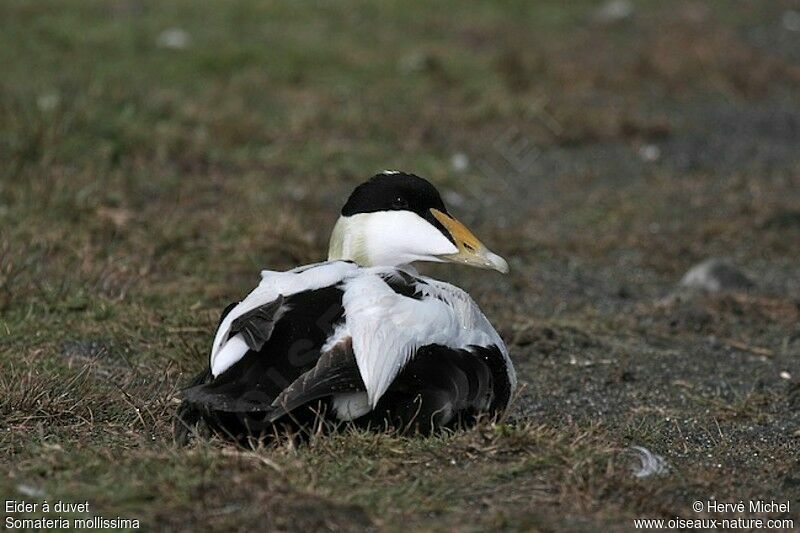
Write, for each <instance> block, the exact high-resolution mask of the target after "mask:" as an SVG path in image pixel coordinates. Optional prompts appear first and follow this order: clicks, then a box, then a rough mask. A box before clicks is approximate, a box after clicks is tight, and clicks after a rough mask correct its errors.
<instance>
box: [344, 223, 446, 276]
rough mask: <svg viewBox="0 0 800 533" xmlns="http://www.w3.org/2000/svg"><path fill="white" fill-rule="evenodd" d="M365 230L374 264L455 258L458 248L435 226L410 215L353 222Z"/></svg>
mask: <svg viewBox="0 0 800 533" xmlns="http://www.w3.org/2000/svg"><path fill="white" fill-rule="evenodd" d="M356 217H361V219H360V220H359V221H358V222H359V224H360V225H361V227H362V228H363V236H364V237H365V244H366V245H367V250H368V254H369V256H370V258H371V259H372V263H373V264H376V265H394V264H400V263H410V262H412V261H419V260H424V259H427V260H432V259H435V258H434V257H433V256H437V255H443V254H454V253H456V252H458V249H457V248H456V246H455V245H454V244H453V243H452V242H450V240H449V239H448V238H447V237H445V236H444V234H443V233H442V232H441V231H439V229H438V228H436V227H435V226H434V225H432V224H431V223H430V222H428V221H427V220H425V219H424V218H422V217H420V216H419V215H417V214H416V213H412V212H410V211H378V212H375V213H361V214H358V215H354V216H353V217H352V218H356Z"/></svg>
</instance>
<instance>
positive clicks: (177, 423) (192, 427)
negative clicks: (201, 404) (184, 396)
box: [172, 368, 211, 446]
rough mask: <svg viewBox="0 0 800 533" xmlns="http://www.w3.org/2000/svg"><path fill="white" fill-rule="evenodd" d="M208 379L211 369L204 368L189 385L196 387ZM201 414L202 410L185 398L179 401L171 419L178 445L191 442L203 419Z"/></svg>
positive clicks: (209, 378) (209, 379) (202, 413)
mask: <svg viewBox="0 0 800 533" xmlns="http://www.w3.org/2000/svg"><path fill="white" fill-rule="evenodd" d="M209 381H211V369H210V368H206V369H205V370H203V371H202V372H201V373H199V374H198V375H197V376H195V377H194V379H192V381H191V383H189V386H190V387H196V386H198V385H203V384H204V383H208V382H209ZM203 415H204V412H203V410H202V409H200V408H198V407H197V406H196V405H195V404H192V403H189V402H187V401H186V400H183V401H182V402H181V405H180V406H179V407H178V412H177V413H175V418H174V419H173V421H172V430H173V435H174V440H175V443H176V444H177V445H178V446H186V445H187V444H189V442H191V440H192V438H194V437H195V435H196V434H197V433H198V427H199V426H198V423H199V422H200V421H201V420H202V419H203Z"/></svg>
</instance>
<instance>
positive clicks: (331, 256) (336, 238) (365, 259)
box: [328, 217, 372, 266]
mask: <svg viewBox="0 0 800 533" xmlns="http://www.w3.org/2000/svg"><path fill="white" fill-rule="evenodd" d="M353 230H354V228H353V224H352V223H351V221H350V220H347V219H345V218H344V217H339V220H337V221H336V225H335V226H334V227H333V232H332V233H331V240H330V243H329V244H328V261H353V262H354V263H355V264H357V265H360V266H372V265H371V264H370V260H369V255H368V254H367V253H366V250H365V249H364V239H363V238H362V237H361V236H359V235H354V234H353Z"/></svg>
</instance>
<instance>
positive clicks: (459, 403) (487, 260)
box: [175, 171, 516, 442]
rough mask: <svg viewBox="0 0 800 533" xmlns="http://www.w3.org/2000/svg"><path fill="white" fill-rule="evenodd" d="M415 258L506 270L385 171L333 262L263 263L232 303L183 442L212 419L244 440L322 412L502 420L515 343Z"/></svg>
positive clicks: (429, 192) (387, 423)
mask: <svg viewBox="0 0 800 533" xmlns="http://www.w3.org/2000/svg"><path fill="white" fill-rule="evenodd" d="M417 261H433V262H453V263H460V264H464V265H469V266H474V267H478V268H487V269H494V270H497V271H499V272H502V273H506V272H508V264H507V263H506V261H505V260H504V259H503V258H502V257H500V256H498V255H496V254H494V253H492V252H491V251H490V250H489V249H488V248H486V247H485V246H484V245H483V244H482V243H481V242H480V241H479V240H478V239H477V238H476V237H475V236H474V235H473V234H472V233H471V232H470V231H469V230H468V229H467V228H466V227H465V226H464V225H463V224H461V223H460V222H458V220H456V219H455V218H453V216H451V215H450V214H449V212H448V210H447V208H446V207H445V205H444V202H443V201H442V198H441V196H440V195H439V192H438V191H437V190H436V188H435V187H434V186H433V185H431V183H429V182H428V181H427V180H425V179H423V178H420V177H418V176H415V175H413V174H408V173H404V172H397V171H384V172H382V173H380V174H377V175H375V176H373V177H372V178H371V179H369V180H368V181H366V182H365V183H363V184H361V185H359V186H358V187H356V189H355V190H354V191H353V193H352V194H351V195H350V197H349V199H348V200H347V202H346V203H345V205H344V207H343V208H342V210H341V216H340V217H339V220H338V221H337V222H336V225H335V227H334V229H333V232H332V235H331V239H330V247H329V252H328V260H327V261H325V262H322V263H316V264H311V265H305V266H301V267H298V268H295V269H293V270H290V271H287V272H275V271H268V270H265V271H263V272H261V282H260V283H259V285H258V286H257V287H256V288H255V289H254V290H253V291H252V292H251V293H250V294H248V295H247V296H246V297H245V298H244V299H243V300H242V301H240V302H238V303H235V304H231V305H230V306H228V307H227V308H226V309H225V311H224V312H223V313H222V316H221V318H220V323H219V327H218V328H217V332H216V335H215V336H214V341H213V344H212V346H211V353H210V358H209V364H208V368H207V369H206V371H205V372H203V373H202V374H201V375H200V376H198V377H197V378H196V379H195V381H194V383H193V386H191V387H189V388H187V389H186V390H184V391H183V393H182V395H183V400H182V403H181V406H180V408H179V410H178V415H177V417H176V423H175V430H176V438H177V439H178V440H179V441H181V442H186V441H187V440H188V439H189V438H190V437H191V436H192V435H193V432H194V431H195V428H196V424H197V423H198V422H199V421H201V420H203V421H204V422H205V423H206V424H205V425H206V426H207V427H208V428H210V429H212V430H213V431H215V432H218V433H221V434H223V435H225V436H228V437H231V438H233V439H238V440H241V439H246V438H249V437H251V436H262V435H267V434H271V433H274V432H276V431H278V430H281V429H284V427H285V426H288V427H295V428H298V427H302V426H304V425H307V424H311V423H313V422H314V421H319V420H320V418H322V419H324V420H326V421H330V422H332V423H334V424H339V423H351V424H355V425H357V426H360V427H373V428H394V429H397V430H400V431H406V432H408V431H411V432H420V433H429V432H431V431H434V430H437V429H440V428H452V427H457V426H463V425H469V424H471V423H474V422H475V420H477V419H478V417H480V416H489V417H493V416H497V415H499V414H502V413H503V412H504V411H505V409H506V408H507V407H508V404H509V401H510V399H511V396H512V394H513V392H514V390H515V387H516V374H515V372H514V367H513V365H512V362H511V359H510V358H509V355H508V350H507V348H506V346H505V344H504V343H503V341H502V339H501V338H500V336H499V335H498V334H497V332H496V331H495V330H494V328H493V327H492V325H491V324H490V323H489V321H488V320H487V319H486V317H485V316H484V315H483V313H482V312H481V311H480V309H479V308H478V306H477V305H476V304H475V302H474V301H473V300H472V298H470V296H469V295H468V294H467V293H466V292H464V291H463V290H461V289H459V288H458V287H455V286H453V285H451V284H449V283H445V282H442V281H438V280H435V279H432V278H429V277H426V276H422V275H420V274H419V273H418V272H417V271H416V270H415V269H414V268H413V267H412V266H410V265H411V263H414V262H417Z"/></svg>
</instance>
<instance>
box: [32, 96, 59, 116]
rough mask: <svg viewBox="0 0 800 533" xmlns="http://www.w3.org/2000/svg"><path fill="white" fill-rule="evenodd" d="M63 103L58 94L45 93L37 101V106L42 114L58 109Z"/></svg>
mask: <svg viewBox="0 0 800 533" xmlns="http://www.w3.org/2000/svg"><path fill="white" fill-rule="evenodd" d="M60 103H61V96H59V94H58V93H55V92H53V93H44V94H42V95H40V96H39V98H37V99H36V106H37V107H38V108H39V111H42V112H45V113H47V112H50V111H52V110H54V109H55V108H57V107H58V104H60Z"/></svg>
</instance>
